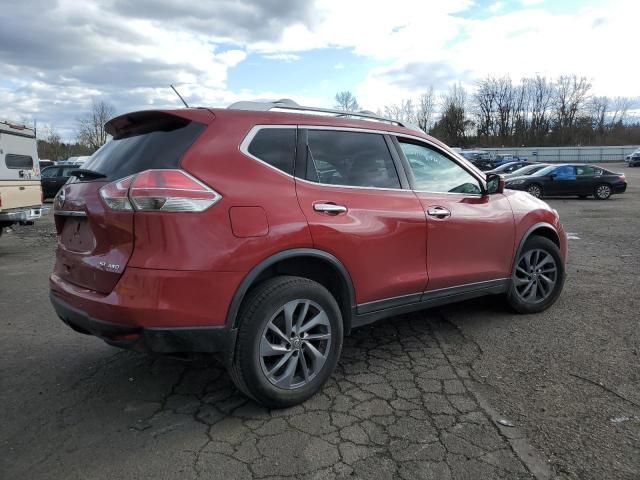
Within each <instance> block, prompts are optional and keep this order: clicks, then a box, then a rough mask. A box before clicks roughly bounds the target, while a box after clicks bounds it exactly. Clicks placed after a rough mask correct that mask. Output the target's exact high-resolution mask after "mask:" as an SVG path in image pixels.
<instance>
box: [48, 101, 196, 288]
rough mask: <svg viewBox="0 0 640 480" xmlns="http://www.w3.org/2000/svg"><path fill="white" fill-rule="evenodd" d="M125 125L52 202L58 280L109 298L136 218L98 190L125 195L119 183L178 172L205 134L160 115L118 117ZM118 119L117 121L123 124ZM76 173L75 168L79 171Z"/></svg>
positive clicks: (127, 253) (182, 120)
mask: <svg viewBox="0 0 640 480" xmlns="http://www.w3.org/2000/svg"><path fill="white" fill-rule="evenodd" d="M119 119H121V120H122V123H123V125H122V126H121V127H120V128H119V130H118V132H117V134H116V136H115V137H114V139H113V140H111V141H109V142H108V143H106V144H105V145H104V146H102V147H101V148H100V149H99V150H98V151H97V152H96V153H95V154H93V156H91V158H90V159H89V160H87V162H86V163H85V164H84V165H83V169H86V170H91V171H93V172H96V174H95V175H88V176H86V177H83V178H76V177H72V178H71V179H70V181H69V183H67V184H66V185H65V186H64V187H63V188H62V189H61V190H60V192H59V194H58V195H57V197H56V200H55V202H54V215H55V222H56V229H57V232H58V249H57V261H56V265H55V268H54V275H57V276H59V277H61V278H62V279H64V280H65V281H67V282H69V283H72V284H75V285H78V286H80V287H83V288H87V289H90V290H94V291H97V292H101V293H109V292H110V291H111V290H112V289H113V287H114V286H115V285H116V283H117V281H118V279H119V278H120V276H121V275H122V273H123V272H124V270H125V268H126V265H127V262H128V261H129V259H130V257H131V254H132V252H133V248H134V212H133V210H131V209H129V210H122V209H120V210H116V209H113V208H109V207H108V206H107V204H106V203H105V201H104V200H103V198H102V197H101V195H100V189H101V188H102V187H104V186H106V185H109V184H111V188H113V189H115V190H118V189H121V190H122V191H124V192H125V196H126V189H122V185H123V184H124V183H126V182H121V180H123V179H126V178H127V177H130V176H132V175H135V174H137V173H140V172H142V171H144V170H148V169H170V168H179V165H180V159H181V157H182V155H183V154H184V153H185V152H186V151H187V149H188V148H189V146H190V145H191V144H192V143H193V142H194V141H195V139H196V138H197V137H198V136H199V135H200V133H201V132H202V131H204V129H205V128H206V126H205V125H203V124H201V123H196V122H192V121H190V120H188V119H185V118H181V117H177V116H173V115H170V114H167V113H162V112H141V113H138V114H129V115H127V116H125V117H124V118H123V117H120V118H119ZM119 119H117V120H119ZM77 168H78V167H77V166H76V167H73V169H77Z"/></svg>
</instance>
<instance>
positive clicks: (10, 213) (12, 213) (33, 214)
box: [0, 205, 50, 223]
mask: <svg viewBox="0 0 640 480" xmlns="http://www.w3.org/2000/svg"><path fill="white" fill-rule="evenodd" d="M49 210H50V207H48V206H46V205H36V206H33V207H26V208H14V209H11V210H4V211H2V212H0V222H14V223H15V222H30V221H32V220H37V219H38V218H40V217H41V216H42V215H46V214H48V213H49Z"/></svg>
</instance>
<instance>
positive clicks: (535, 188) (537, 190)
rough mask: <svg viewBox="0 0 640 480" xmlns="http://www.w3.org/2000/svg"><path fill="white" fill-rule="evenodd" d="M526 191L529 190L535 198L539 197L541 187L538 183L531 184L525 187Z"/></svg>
mask: <svg viewBox="0 0 640 480" xmlns="http://www.w3.org/2000/svg"><path fill="white" fill-rule="evenodd" d="M527 192H529V194H530V195H533V196H534V197H536V198H540V197H541V196H542V189H541V188H540V187H539V186H538V185H531V186H530V187H529V188H528V189H527Z"/></svg>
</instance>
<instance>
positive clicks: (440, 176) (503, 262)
mask: <svg viewBox="0 0 640 480" xmlns="http://www.w3.org/2000/svg"><path fill="white" fill-rule="evenodd" d="M397 140H398V145H399V148H400V152H401V153H402V155H403V156H404V159H405V160H406V164H407V165H408V167H409V168H408V169H409V171H410V174H411V176H410V181H411V183H412V185H413V187H414V189H415V193H416V195H417V196H418V198H419V199H420V202H421V205H422V207H423V209H424V211H425V213H426V218H427V239H426V243H425V247H424V248H425V249H426V252H427V272H428V275H429V283H428V285H427V291H432V290H439V289H443V288H449V287H457V286H464V285H469V284H473V283H478V282H487V281H492V280H502V279H505V278H509V277H510V276H511V262H512V258H513V250H514V236H515V226H514V219H513V212H512V210H511V205H510V204H509V201H508V199H507V198H506V197H505V195H503V194H493V195H485V194H483V193H482V186H481V183H480V179H478V177H476V176H475V175H474V174H472V173H471V172H470V171H468V170H467V169H466V168H464V167H463V166H462V165H461V164H459V163H458V162H457V161H455V160H454V159H453V157H451V156H449V155H448V154H447V152H444V151H443V150H441V149H439V148H438V147H436V146H434V145H431V144H429V143H426V142H422V141H420V140H414V139H406V138H402V137H398V139H397Z"/></svg>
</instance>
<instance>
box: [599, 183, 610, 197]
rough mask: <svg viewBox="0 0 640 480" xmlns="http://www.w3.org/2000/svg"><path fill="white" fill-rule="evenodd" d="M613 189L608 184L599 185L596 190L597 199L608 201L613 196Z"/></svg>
mask: <svg viewBox="0 0 640 480" xmlns="http://www.w3.org/2000/svg"><path fill="white" fill-rule="evenodd" d="M611 193H612V192H611V187H610V186H609V185H607V184H606V183H603V184H601V185H598V186H597V187H596V190H595V197H596V198H597V199H598V200H607V199H608V198H609V197H610V196H611Z"/></svg>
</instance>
